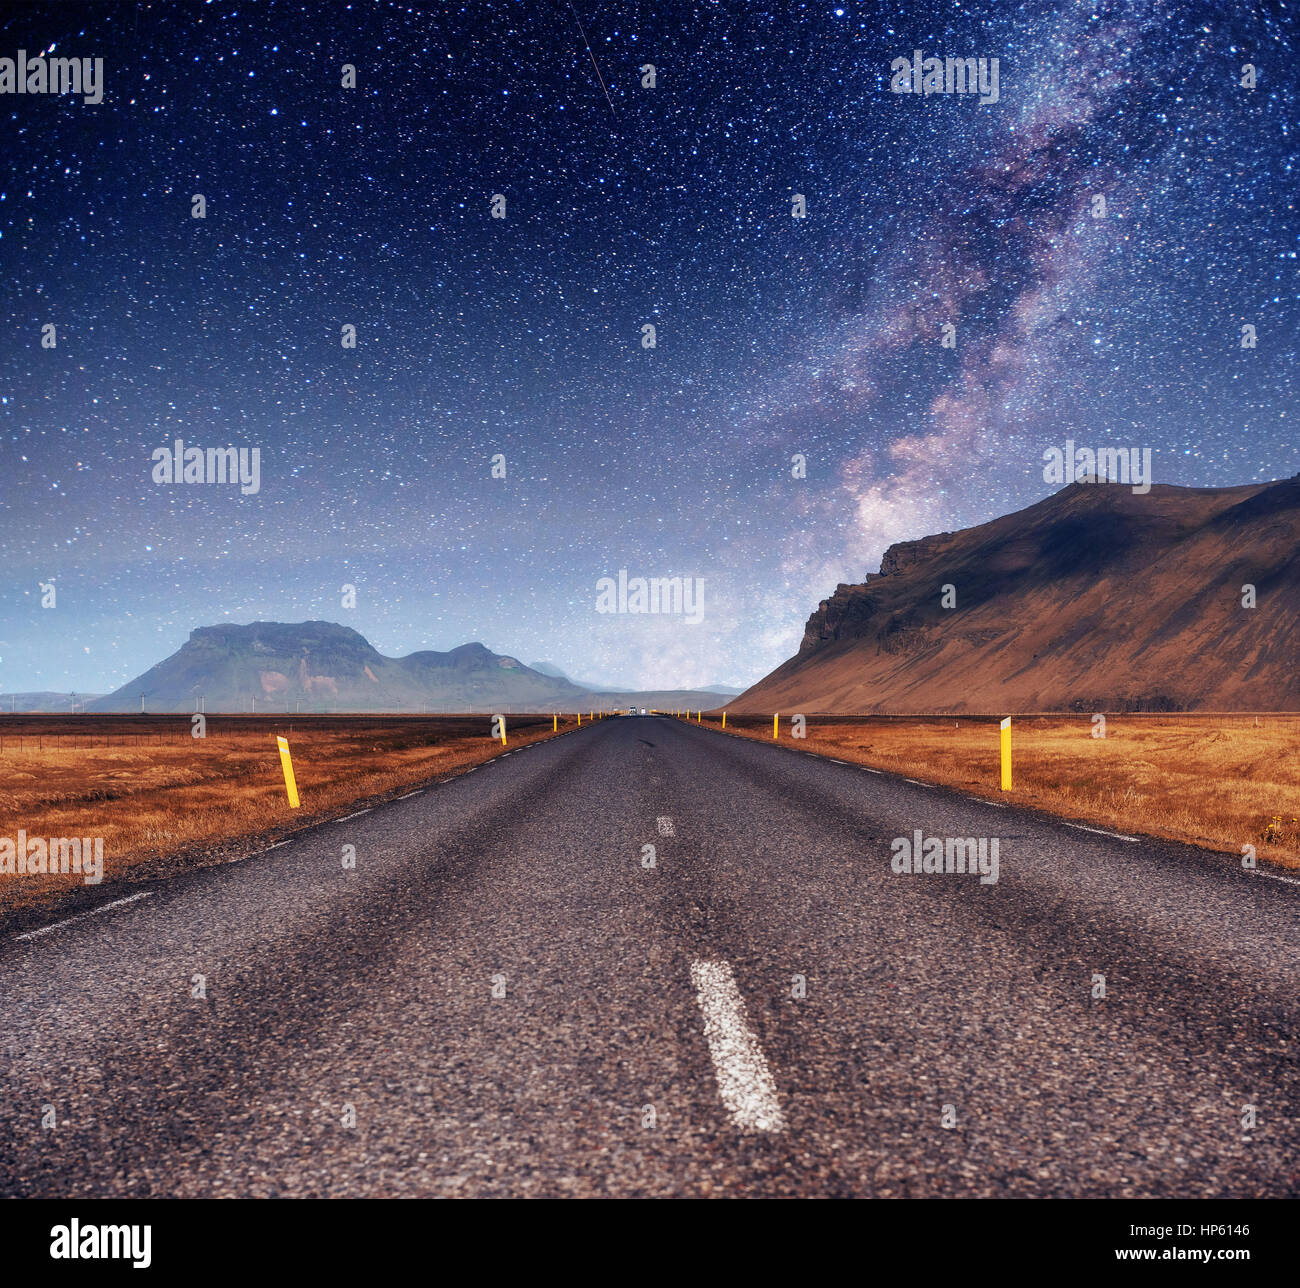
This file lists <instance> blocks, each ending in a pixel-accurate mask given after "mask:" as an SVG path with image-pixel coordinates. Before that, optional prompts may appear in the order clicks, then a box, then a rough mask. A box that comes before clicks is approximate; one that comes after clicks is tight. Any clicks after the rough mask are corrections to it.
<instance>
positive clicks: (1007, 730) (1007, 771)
mask: <svg viewBox="0 0 1300 1288" xmlns="http://www.w3.org/2000/svg"><path fill="white" fill-rule="evenodd" d="M1000 736H1001V740H1002V790H1003V791H1004V792H1009V791H1010V790H1011V717H1010V716H1007V718H1006V719H1005V720H1003V722H1002V733H1001V735H1000Z"/></svg>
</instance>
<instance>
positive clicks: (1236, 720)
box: [703, 711, 1300, 868]
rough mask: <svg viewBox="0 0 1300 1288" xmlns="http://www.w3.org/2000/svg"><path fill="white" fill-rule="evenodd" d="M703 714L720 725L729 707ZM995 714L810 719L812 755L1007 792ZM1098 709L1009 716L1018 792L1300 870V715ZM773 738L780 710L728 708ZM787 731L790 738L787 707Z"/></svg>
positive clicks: (1071, 813)
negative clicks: (1101, 719)
mask: <svg viewBox="0 0 1300 1288" xmlns="http://www.w3.org/2000/svg"><path fill="white" fill-rule="evenodd" d="M703 723H704V724H706V725H709V726H711V727H713V728H718V727H719V726H720V725H721V723H722V717H721V714H720V713H718V712H707V711H706V712H705V713H704V719H703ZM998 725H999V720H998V718H997V717H996V716H974V717H973V716H961V717H952V716H947V717H944V716H916V717H905V716H861V717H857V716H817V715H809V716H808V717H807V737H806V738H805V740H804V741H803V742H798V741H795V742H794V745H795V746H801V747H803V748H805V749H806V750H808V751H813V752H818V753H820V754H824V755H830V756H838V757H839V758H840V759H842V760H848V761H856V762H857V763H859V764H864V765H872V766H874V767H876V768H878V769H887V770H891V771H894V772H897V773H902V774H906V775H907V776H908V777H911V778H917V779H921V780H925V781H928V782H934V783H943V784H946V785H948V786H951V787H959V788H961V789H962V790H963V791H968V792H970V793H972V794H974V795H984V796H988V797H991V798H997V799H1002V793H1001V791H1000V789H999V776H998V775H999V750H998V733H999V729H998ZM1093 728H1094V725H1093V722H1092V718H1091V717H1090V716H1087V715H1081V716H1075V715H1043V716H1017V717H1015V718H1014V719H1013V721H1012V767H1013V782H1012V792H1011V796H1012V798H1013V799H1014V800H1015V802H1016V803H1017V804H1021V805H1029V806H1033V807H1035V808H1038V809H1042V810H1046V811H1048V812H1050V813H1053V814H1059V815H1062V816H1063V817H1066V818H1073V819H1079V820H1081V821H1087V822H1092V823H1095V824H1098V825H1099V826H1102V827H1110V828H1114V829H1116V830H1118V831H1125V832H1134V833H1145V834H1146V835H1148V836H1160V837H1167V838H1169V839H1171V840H1176V841H1189V842H1191V843H1193V844H1195V845H1202V846H1206V847H1208V848H1210V849H1215V850H1224V851H1229V852H1232V853H1235V854H1240V853H1241V852H1242V851H1241V847H1242V846H1243V845H1247V844H1249V845H1253V846H1255V847H1256V851H1257V854H1258V857H1259V858H1260V859H1268V860H1270V861H1272V862H1273V863H1278V864H1281V865H1283V866H1285V867H1289V868H1300V823H1297V819H1298V818H1300V715H1296V714H1293V713H1282V714H1276V715H1272V714H1261V715H1258V716H1255V715H1203V714H1196V715H1114V716H1107V717H1106V736H1105V738H1094V737H1093V736H1092V730H1093ZM727 729H728V731H729V732H731V733H737V734H742V735H744V736H745V737H749V738H759V739H770V738H771V737H772V717H771V716H731V715H730V714H729V715H728V717H727ZM780 739H781V741H782V742H785V743H786V744H787V745H790V742H791V723H790V713H788V712H787V713H785V714H783V715H782V716H781V721H780Z"/></svg>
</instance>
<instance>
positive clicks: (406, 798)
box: [397, 787, 424, 801]
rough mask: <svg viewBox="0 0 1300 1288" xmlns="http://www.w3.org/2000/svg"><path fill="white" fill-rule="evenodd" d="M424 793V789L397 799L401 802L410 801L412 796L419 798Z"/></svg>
mask: <svg viewBox="0 0 1300 1288" xmlns="http://www.w3.org/2000/svg"><path fill="white" fill-rule="evenodd" d="M422 791H424V788H423V787H421V788H419V789H418V790H417V791H413V792H407V793H406V795H405V796H399V797H398V798H397V799H398V800H399V801H409V800H410V799H411V797H412V796H418V795H419V794H420V792H422Z"/></svg>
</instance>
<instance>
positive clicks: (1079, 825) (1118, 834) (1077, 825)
mask: <svg viewBox="0 0 1300 1288" xmlns="http://www.w3.org/2000/svg"><path fill="white" fill-rule="evenodd" d="M1065 826H1066V827H1073V828H1077V829H1078V830H1079V831H1080V832H1096V834H1097V835H1098V836H1113V837H1114V838H1115V839H1116V840H1117V841H1140V840H1141V839H1142V838H1141V837H1140V836H1125V835H1124V833H1123V832H1106V831H1103V830H1102V829H1101V828H1099V827H1084V825H1083V824H1082V823H1066V825H1065Z"/></svg>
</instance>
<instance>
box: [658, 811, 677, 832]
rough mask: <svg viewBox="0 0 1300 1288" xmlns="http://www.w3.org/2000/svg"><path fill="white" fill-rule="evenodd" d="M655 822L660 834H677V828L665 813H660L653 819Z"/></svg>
mask: <svg viewBox="0 0 1300 1288" xmlns="http://www.w3.org/2000/svg"><path fill="white" fill-rule="evenodd" d="M655 823H656V825H657V826H658V828H659V835H660V836H676V835H677V829H676V828H675V827H674V826H673V821H672V819H670V818H668V817H667V816H666V815H660V817H659V818H657V819H656V820H655Z"/></svg>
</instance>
